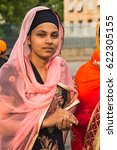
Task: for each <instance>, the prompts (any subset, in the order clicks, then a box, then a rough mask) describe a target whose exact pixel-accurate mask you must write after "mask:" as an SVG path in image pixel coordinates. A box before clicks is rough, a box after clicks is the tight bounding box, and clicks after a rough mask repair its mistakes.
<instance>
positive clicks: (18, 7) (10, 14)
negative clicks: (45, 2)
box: [0, 0, 38, 25]
mask: <svg viewBox="0 0 117 150" xmlns="http://www.w3.org/2000/svg"><path fill="white" fill-rule="evenodd" d="M37 4H38V0H19V1H18V0H0V14H1V16H2V18H3V19H4V20H5V22H6V23H7V24H12V25H19V24H20V23H21V20H22V19H23V17H24V15H25V14H26V12H27V11H28V10H29V9H30V8H32V7H33V6H36V5H37Z"/></svg>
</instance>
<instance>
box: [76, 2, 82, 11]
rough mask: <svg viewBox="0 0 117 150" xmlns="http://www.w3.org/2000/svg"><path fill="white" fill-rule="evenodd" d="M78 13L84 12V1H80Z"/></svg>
mask: <svg viewBox="0 0 117 150" xmlns="http://www.w3.org/2000/svg"><path fill="white" fill-rule="evenodd" d="M77 11H78V12H81V11H83V1H82V0H80V1H79V2H78V6H77Z"/></svg>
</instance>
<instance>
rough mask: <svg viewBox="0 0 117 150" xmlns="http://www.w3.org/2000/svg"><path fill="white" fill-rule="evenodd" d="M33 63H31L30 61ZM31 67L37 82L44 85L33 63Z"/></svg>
mask: <svg viewBox="0 0 117 150" xmlns="http://www.w3.org/2000/svg"><path fill="white" fill-rule="evenodd" d="M30 62H31V61H30ZM31 65H32V69H33V72H34V75H35V77H36V80H37V81H38V82H39V83H41V84H44V82H43V80H42V78H41V76H40V74H39V73H38V71H37V69H36V68H35V66H34V65H33V63H32V62H31Z"/></svg>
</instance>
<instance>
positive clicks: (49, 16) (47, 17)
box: [29, 9, 59, 33]
mask: <svg viewBox="0 0 117 150" xmlns="http://www.w3.org/2000/svg"><path fill="white" fill-rule="evenodd" d="M45 22H50V23H53V24H55V25H56V26H57V28H59V23H58V20H57V17H56V15H55V14H54V13H53V12H52V11H51V10H50V9H47V10H41V11H38V12H37V13H36V15H35V17H34V19H33V22H32V24H31V27H30V30H29V33H31V31H32V30H33V29H34V28H35V27H36V26H38V25H39V24H41V23H45Z"/></svg>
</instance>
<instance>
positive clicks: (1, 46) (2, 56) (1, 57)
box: [0, 40, 8, 67]
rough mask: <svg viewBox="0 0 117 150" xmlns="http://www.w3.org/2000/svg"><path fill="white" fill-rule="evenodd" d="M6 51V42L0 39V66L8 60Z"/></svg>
mask: <svg viewBox="0 0 117 150" xmlns="http://www.w3.org/2000/svg"><path fill="white" fill-rule="evenodd" d="M6 51H7V44H6V42H5V41H4V40H0V67H1V66H2V65H3V64H4V63H5V62H7V60H8V57H7V55H6Z"/></svg>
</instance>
